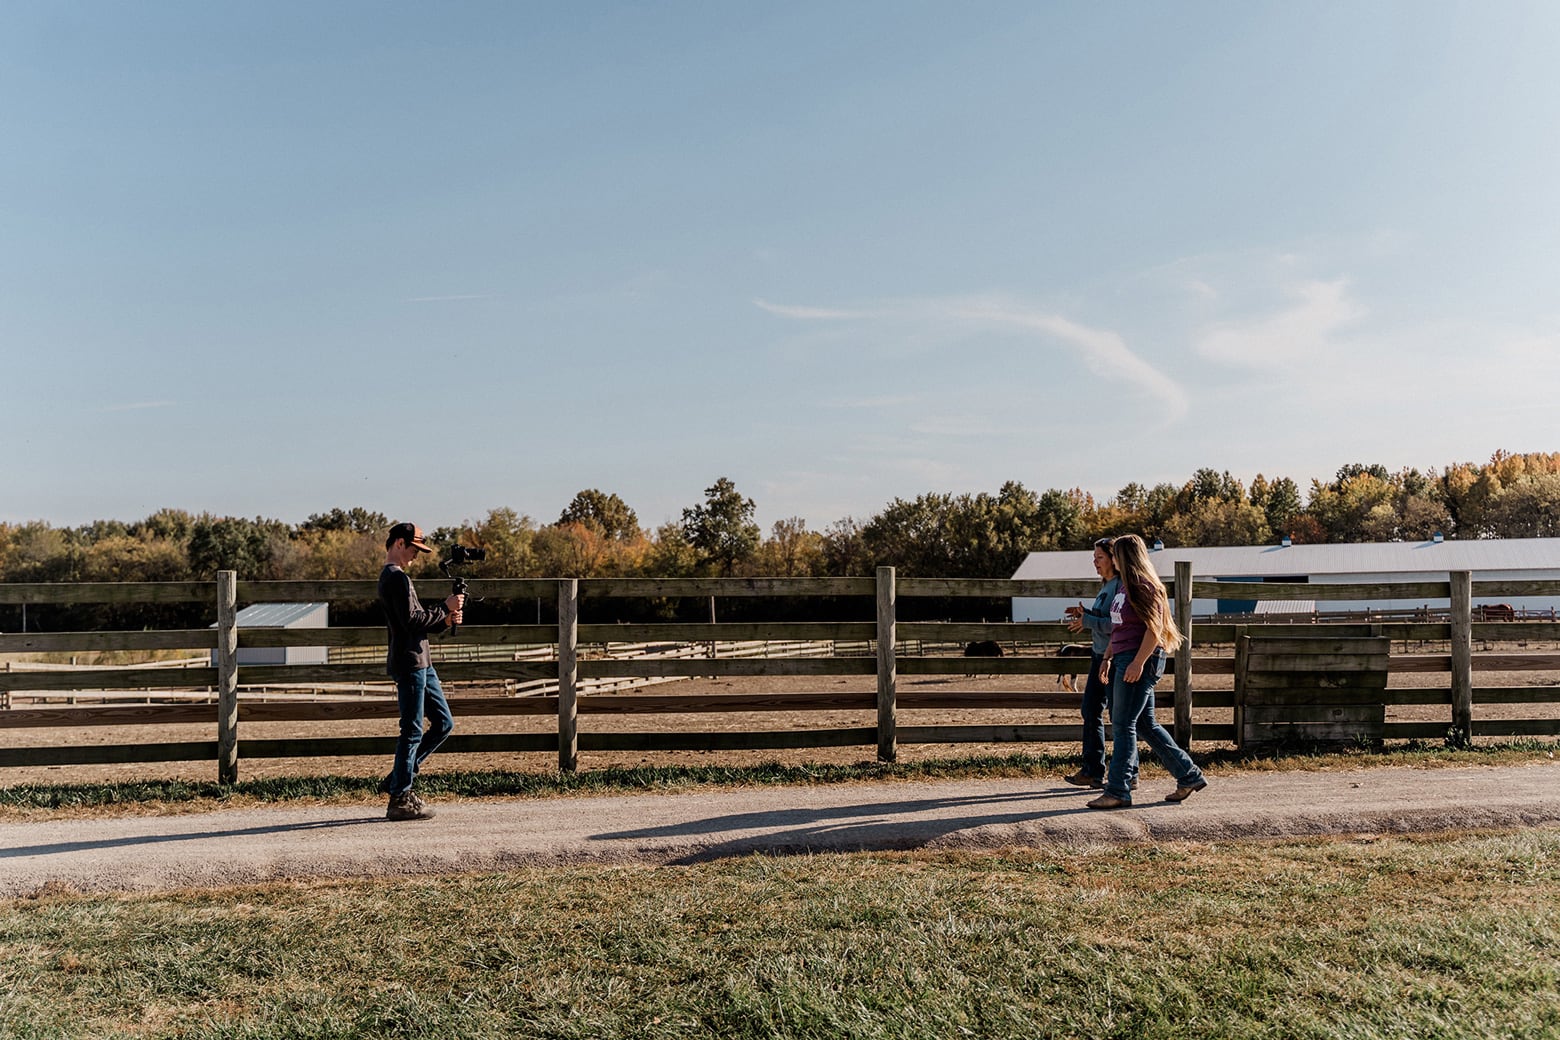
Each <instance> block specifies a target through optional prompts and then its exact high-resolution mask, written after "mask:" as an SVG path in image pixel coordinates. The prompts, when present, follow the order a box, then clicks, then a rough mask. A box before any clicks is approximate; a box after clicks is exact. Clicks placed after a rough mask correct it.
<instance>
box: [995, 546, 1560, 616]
mask: <svg viewBox="0 0 1560 1040" xmlns="http://www.w3.org/2000/svg"><path fill="white" fill-rule="evenodd" d="M1150 558H1151V559H1152V560H1153V561H1154V569H1155V571H1156V572H1157V573H1158V574H1159V576H1160V577H1161V578H1164V579H1166V580H1167V581H1168V580H1169V579H1170V578H1173V577H1174V576H1175V565H1176V562H1177V561H1180V560H1186V561H1188V562H1190V563H1191V565H1192V576H1193V577H1194V578H1195V579H1197V580H1214V581H1267V582H1285V583H1299V584H1312V585H1326V584H1343V585H1349V584H1369V583H1373V582H1393V581H1398V582H1410V581H1445V580H1446V576H1447V575H1448V574H1450V573H1451V572H1453V571H1471V572H1472V573H1473V580H1474V581H1532V580H1545V581H1555V580H1560V538H1491V539H1477V540H1470V541H1443V540H1440V539H1431V540H1429V541H1423V542H1370V543H1363V544H1350V545H1326V544H1324V545H1239V546H1210V547H1207V548H1178V549H1163V548H1162V549H1156V550H1154V551H1153V552H1152V553H1150ZM1013 577H1014V578H1023V579H1034V580H1044V579H1078V578H1093V577H1095V574H1094V554H1093V551H1092V550H1089V549H1082V550H1077V551H1069V552H1034V553H1030V554H1029V555H1028V557H1026V558H1025V560H1024V562H1023V563H1022V564H1020V565H1019V568H1018V570H1017V571H1016V572H1015V573H1014V574H1013ZM1076 602H1077V600H1076V599H1075V598H1074V599H1053V598H1039V597H1023V596H1018V597H1014V599H1013V620H1014V621H1055V620H1057V619H1059V618H1061V616H1062V611H1063V610H1064V609H1065V608H1066V607H1068V606H1070V605H1072V604H1074V603H1076ZM1494 602H1495V601H1494V600H1489V599H1483V598H1477V597H1476V598H1475V600H1474V604H1475V605H1476V606H1478V605H1482V604H1485V603H1490V604H1493V603H1494ZM1501 602H1502V603H1506V604H1510V605H1511V606H1512V607H1513V608H1515V609H1516V610H1518V611H1524V610H1525V611H1552V610H1556V609H1557V608H1560V598H1557V597H1554V596H1518V597H1512V596H1504V597H1501ZM1446 605H1447V601H1445V600H1441V601H1438V602H1436V601H1432V602H1429V603H1426V602H1423V601H1419V600H1414V601H1409V600H1380V601H1375V602H1370V603H1366V602H1363V601H1360V602H1340V601H1336V600H1334V601H1330V602H1327V601H1324V602H1322V603H1320V604H1318V607H1319V610H1320V611H1321V612H1322V613H1323V614H1325V613H1326V612H1327V611H1328V610H1335V611H1342V610H1360V609H1364V608H1365V607H1370V608H1372V609H1379V610H1411V609H1415V608H1418V607H1423V606H1429V607H1444V606H1446ZM1256 609H1257V607H1256V601H1254V600H1212V599H1197V600H1193V602H1192V612H1193V613H1194V614H1199V615H1207V614H1214V613H1221V614H1228V613H1238V612H1242V611H1246V612H1255V611H1256Z"/></svg>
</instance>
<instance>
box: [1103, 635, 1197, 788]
mask: <svg viewBox="0 0 1560 1040" xmlns="http://www.w3.org/2000/svg"><path fill="white" fill-rule="evenodd" d="M1136 656H1137V654H1136V653H1135V652H1134V651H1131V650H1123V651H1122V652H1121V653H1119V654H1117V655H1116V656H1115V657H1113V658H1111V663H1110V680H1111V683H1110V724H1111V729H1112V731H1113V738H1114V739H1113V745H1112V748H1111V755H1110V775H1109V776H1108V777H1107V778H1106V780H1105V793H1106V794H1109V795H1114V796H1115V797H1117V798H1120V799H1121V800H1122V801H1125V802H1130V801H1131V800H1132V787H1131V784H1132V778H1133V777H1134V776H1136V775H1137V768H1138V736H1139V735H1140V734H1141V736H1142V738H1143V742H1144V743H1145V744H1147V745H1148V746H1149V749H1150V750H1152V751H1153V752H1154V755H1155V756H1156V757H1157V758H1158V759H1159V761H1160V763H1161V764H1162V765H1163V766H1164V767H1165V768H1166V769H1167V770H1169V771H1170V775H1171V776H1173V777H1175V782H1176V784H1177V785H1178V786H1181V787H1190V786H1191V785H1192V784H1195V783H1197V782H1198V781H1199V780H1201V779H1202V770H1200V769H1198V768H1197V763H1195V762H1193V761H1192V756H1191V755H1188V754H1187V753H1186V752H1185V751H1182V750H1181V747H1180V745H1179V744H1177V743H1176V742H1175V738H1174V737H1172V736H1171V735H1170V732H1169V731H1168V730H1166V729H1165V728H1164V727H1163V726H1161V725H1160V724H1159V723H1158V721H1156V720H1155V718H1154V687H1155V686H1156V685H1157V684H1158V682H1159V679H1160V676H1162V675H1164V674H1165V652H1164V651H1163V650H1155V651H1154V655H1153V656H1152V657H1150V658H1149V659H1148V660H1147V661H1146V662H1144V664H1143V674H1142V675H1141V676H1139V677H1138V681H1137V682H1134V683H1129V682H1127V680H1126V673H1127V666H1128V665H1130V664H1131V663H1132V659H1133V658H1134V657H1136Z"/></svg>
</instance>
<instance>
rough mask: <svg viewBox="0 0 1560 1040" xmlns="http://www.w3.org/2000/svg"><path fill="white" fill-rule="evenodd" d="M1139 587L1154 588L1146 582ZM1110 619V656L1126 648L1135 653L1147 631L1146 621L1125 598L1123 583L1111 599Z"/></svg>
mask: <svg viewBox="0 0 1560 1040" xmlns="http://www.w3.org/2000/svg"><path fill="white" fill-rule="evenodd" d="M1141 587H1142V588H1143V589H1144V590H1146V591H1148V592H1149V593H1152V592H1153V588H1154V587H1153V586H1152V585H1148V584H1146V583H1145V584H1143V585H1142V586H1141ZM1110 619H1111V621H1112V622H1114V627H1113V628H1112V629H1111V630H1110V654H1111V656H1112V657H1114V656H1115V655H1116V654H1119V653H1121V652H1123V651H1126V650H1130V651H1132V652H1133V653H1136V652H1137V649H1138V647H1140V646H1142V645H1143V636H1144V635H1145V634H1146V633H1147V632H1148V623H1147V622H1146V621H1144V620H1143V619H1142V618H1141V617H1139V616H1138V612H1137V611H1135V610H1133V609H1132V601H1131V600H1130V599H1128V598H1127V587H1126V586H1125V585H1123V586H1122V587H1121V588H1120V589H1119V590H1118V591H1117V592H1116V598H1115V599H1113V600H1112V601H1111V604H1110Z"/></svg>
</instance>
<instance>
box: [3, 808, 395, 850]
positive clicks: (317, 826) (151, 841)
mask: <svg viewBox="0 0 1560 1040" xmlns="http://www.w3.org/2000/svg"><path fill="white" fill-rule="evenodd" d="M383 822H385V818H384V817H383V816H364V817H359V818H357V819H352V820H316V821H312V822H308V823H285V824H278V825H276V826H272V827H244V828H242V829H239V830H227V831H191V832H189V833H188V834H141V835H136V836H134V837H128V838H105V839H103V840H101V841H62V842H56V843H55V844H53V845H23V846H21V847H20V848H15V849H0V859H20V858H22V857H24V856H58V855H62V854H65V853H70V852H86V851H89V850H91V849H113V848H123V847H128V846H133V845H159V844H162V843H164V842H170V841H204V840H207V839H222V838H246V837H255V836H257V835H262V834H290V833H294V832H299V831H315V830H326V829H329V828H332V827H356V826H358V825H359V824H364V823H383Z"/></svg>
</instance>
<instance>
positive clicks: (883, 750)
mask: <svg viewBox="0 0 1560 1040" xmlns="http://www.w3.org/2000/svg"><path fill="white" fill-rule="evenodd" d="M895 599H896V597H895V592H894V568H892V567H879V568H878V569H877V709H878V722H877V731H878V753H877V757H878V761H879V762H892V761H894V760H895V759H896V758H898V757H899V745H898V737H897V736H896V730H897V721H896V718H897V713H898V706H897V703H896V692H895V689H896V686H897V682H898V665H897V664H896V662H895V660H894V644H895V642H896V640H897V635H896V633H895V626H896V621H895V616H894V614H895Z"/></svg>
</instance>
